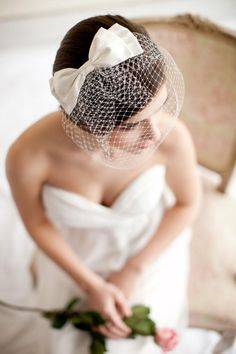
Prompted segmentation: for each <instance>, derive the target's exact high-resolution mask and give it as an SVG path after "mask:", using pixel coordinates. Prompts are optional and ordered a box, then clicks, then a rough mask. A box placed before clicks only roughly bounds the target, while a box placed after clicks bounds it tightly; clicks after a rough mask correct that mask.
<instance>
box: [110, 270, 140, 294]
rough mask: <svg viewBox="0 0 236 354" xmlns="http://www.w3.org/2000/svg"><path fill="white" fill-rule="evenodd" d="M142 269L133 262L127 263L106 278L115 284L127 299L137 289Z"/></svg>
mask: <svg viewBox="0 0 236 354" xmlns="http://www.w3.org/2000/svg"><path fill="white" fill-rule="evenodd" d="M142 274H143V270H142V268H141V267H139V266H136V265H134V264H127V265H125V266H124V267H123V268H122V269H121V270H119V271H117V272H114V273H112V274H111V275H110V276H109V277H108V278H107V279H106V280H107V281H108V282H109V283H112V284H114V285H116V286H117V287H118V288H119V289H120V290H121V291H122V293H123V294H124V296H125V297H126V299H127V300H129V299H130V298H131V297H132V294H133V293H134V292H135V290H136V289H137V287H138V285H139V283H140V280H141V277H142Z"/></svg>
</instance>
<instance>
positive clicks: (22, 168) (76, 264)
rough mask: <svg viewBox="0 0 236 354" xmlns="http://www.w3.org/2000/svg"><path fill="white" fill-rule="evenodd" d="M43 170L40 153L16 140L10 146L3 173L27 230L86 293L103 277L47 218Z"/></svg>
mask: <svg viewBox="0 0 236 354" xmlns="http://www.w3.org/2000/svg"><path fill="white" fill-rule="evenodd" d="M47 169H48V167H47V159H46V158H45V156H43V154H40V153H35V152H34V151H30V150H28V149H25V148H24V149H23V148H21V146H20V143H18V142H17V143H15V144H14V145H12V146H11V147H10V149H9V151H8V154H7V157H6V174H7V178H8V181H9V184H10V188H11V192H12V195H13V198H14V200H15V203H16V205H17V208H18V210H19V213H20V215H21V218H22V220H23V222H24V224H25V227H26V229H27V231H28V232H29V234H30V236H31V237H32V238H33V240H34V241H35V242H36V243H37V245H38V246H39V247H40V248H41V249H42V250H43V251H44V252H45V253H46V254H47V255H48V256H49V257H50V258H51V259H52V260H53V261H55V263H57V264H58V265H59V266H60V267H61V268H62V269H63V270H64V271H65V272H67V273H68V274H69V275H70V276H71V277H72V278H73V279H74V280H75V282H76V283H78V284H79V285H80V286H81V287H82V288H83V289H84V290H85V291H86V292H87V291H88V290H89V289H90V288H91V287H94V286H95V285H98V284H99V282H102V281H103V279H102V278H101V277H100V276H98V275H97V274H95V273H94V272H92V271H90V270H89V269H88V268H87V267H86V266H85V265H84V264H83V262H82V261H81V260H80V259H79V257H78V256H77V255H76V254H75V252H74V251H73V250H72V248H71V247H70V246H69V244H68V243H66V241H65V240H64V239H63V238H62V237H61V235H60V234H59V232H58V230H57V229H56V228H55V227H54V225H53V224H52V223H51V222H50V221H49V220H48V218H47V216H46V214H45V211H44V207H43V205H42V201H41V187H42V184H43V183H44V181H45V179H46V176H47Z"/></svg>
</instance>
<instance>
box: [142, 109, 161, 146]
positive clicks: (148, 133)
mask: <svg viewBox="0 0 236 354" xmlns="http://www.w3.org/2000/svg"><path fill="white" fill-rule="evenodd" d="M142 128H143V130H142V138H143V139H145V140H158V139H159V138H160V135H161V133H160V130H159V128H158V126H157V117H156V115H155V116H152V117H150V118H149V119H147V120H146V121H145V122H144V124H143V127H142Z"/></svg>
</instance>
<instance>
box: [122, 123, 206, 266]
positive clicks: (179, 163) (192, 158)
mask: <svg viewBox="0 0 236 354" xmlns="http://www.w3.org/2000/svg"><path fill="white" fill-rule="evenodd" d="M168 139H169V141H170V143H169V146H168V149H169V151H168V161H167V170H166V180H167V183H168V185H169V186H170V188H171V189H172V191H173V192H174V194H175V197H176V202H175V204H174V205H173V207H171V208H169V209H167V210H166V211H165V214H164V217H163V219H162V221H161V223H160V224H159V227H158V229H157V231H156V233H155V235H154V236H153V237H152V238H151V240H150V241H149V242H148V244H147V245H145V247H144V248H143V249H142V250H141V251H140V252H139V253H137V254H135V255H134V256H133V257H131V258H130V259H129V260H128V262H127V265H126V266H127V267H131V268H132V267H133V268H136V269H137V271H142V270H143V269H145V268H146V267H147V266H148V265H149V264H150V263H152V262H153V261H154V260H155V259H157V257H158V256H159V255H160V254H161V253H162V252H163V251H164V250H165V249H166V248H167V247H168V246H169V245H170V243H171V242H172V241H173V240H174V239H175V238H176V237H177V236H178V235H179V234H180V233H181V232H182V231H183V230H184V229H185V228H186V227H187V226H188V225H190V224H191V223H192V222H193V221H194V220H195V218H196V216H197V214H198V211H199V207H200V204H201V196H202V189H201V183H200V178H199V176H198V173H197V159H196V153H195V149H194V145H193V142H192V139H191V136H190V133H189V131H188V130H187V128H186V127H185V126H184V124H183V123H181V122H179V123H178V125H177V126H176V128H175V130H173V131H172V132H170V135H169V137H168Z"/></svg>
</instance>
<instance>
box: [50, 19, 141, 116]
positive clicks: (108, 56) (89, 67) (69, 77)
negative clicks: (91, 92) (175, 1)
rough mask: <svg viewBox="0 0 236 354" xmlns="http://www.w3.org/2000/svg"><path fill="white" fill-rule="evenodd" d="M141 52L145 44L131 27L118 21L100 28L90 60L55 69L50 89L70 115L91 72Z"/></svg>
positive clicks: (90, 52)
mask: <svg viewBox="0 0 236 354" xmlns="http://www.w3.org/2000/svg"><path fill="white" fill-rule="evenodd" d="M141 53H143V49H142V47H141V46H140V44H139V42H138V40H137V38H136V37H135V36H134V34H133V33H132V32H131V31H130V30H129V29H128V28H126V27H124V26H121V25H120V24H118V23H115V24H114V25H112V26H111V27H110V28H109V29H105V28H103V27H101V28H99V30H98V31H97V33H96V34H95V36H94V38H93V41H92V43H91V46H90V49H89V56H88V57H89V59H88V61H87V62H85V63H84V64H83V65H82V66H81V67H80V68H78V69H74V68H66V69H62V70H59V71H57V72H55V73H54V76H53V77H52V78H51V79H50V80H49V85H50V89H51V92H52V94H53V96H55V97H56V99H57V100H58V101H59V102H60V104H61V106H62V107H63V108H64V110H65V111H66V113H67V114H70V113H71V112H72V110H73V108H74V107H75V105H76V102H77V99H78V95H79V92H80V88H81V86H82V85H83V83H84V81H85V78H86V75H87V74H88V73H90V72H91V71H93V70H94V69H96V68H100V67H112V66H114V65H117V64H119V63H121V62H123V61H125V60H127V59H129V58H132V57H134V56H136V55H139V54H141Z"/></svg>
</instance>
